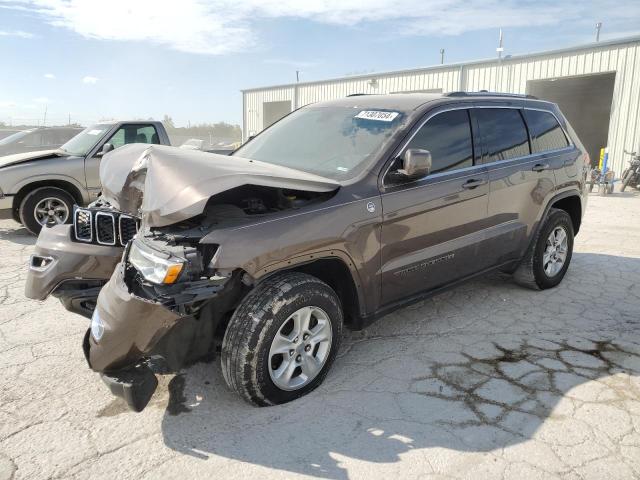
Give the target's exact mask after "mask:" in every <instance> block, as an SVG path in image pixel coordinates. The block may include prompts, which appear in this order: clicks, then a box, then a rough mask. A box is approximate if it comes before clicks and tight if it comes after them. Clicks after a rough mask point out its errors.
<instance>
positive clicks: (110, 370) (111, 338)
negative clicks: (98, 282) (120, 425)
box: [83, 264, 188, 412]
mask: <svg viewBox="0 0 640 480" xmlns="http://www.w3.org/2000/svg"><path fill="white" fill-rule="evenodd" d="M187 318H188V317H182V316H180V315H178V314H177V313H174V312H172V311H171V310H169V309H167V308H165V307H164V306H162V305H160V304H159V303H155V302H152V301H149V300H145V299H142V298H139V297H136V296H134V295H132V294H130V293H129V291H128V288H127V286H126V284H125V283H124V278H123V265H122V264H118V266H117V267H116V270H115V272H114V274H113V276H112V277H111V280H109V282H108V283H107V284H106V285H105V286H104V288H103V289H102V290H101V292H100V295H99V296H98V302H97V306H96V309H95V311H94V318H93V319H92V322H96V321H97V322H99V324H100V330H102V332H101V336H100V339H99V340H96V338H94V336H93V335H92V333H91V329H89V330H87V333H86V334H85V337H84V342H83V351H84V354H85V357H86V359H87V362H88V363H89V367H91V369H92V370H94V371H96V372H98V373H100V376H101V378H102V380H103V381H104V383H105V384H106V385H107V386H108V387H109V390H111V393H113V394H114V395H116V396H118V397H120V398H123V399H124V400H125V401H126V402H127V405H128V406H129V408H131V409H132V410H134V411H136V412H140V411H142V410H143V409H144V407H145V406H146V405H147V403H148V402H149V400H150V399H151V396H152V395H153V393H154V391H155V389H156V387H157V385H158V380H157V379H156V376H155V374H154V373H153V371H152V370H151V368H150V367H149V366H148V365H147V363H146V360H147V358H148V357H149V356H151V355H153V354H154V349H155V348H156V347H158V344H159V343H161V340H163V339H164V337H165V336H166V335H167V334H169V333H170V332H172V331H174V330H175V331H176V332H178V331H179V330H181V329H180V328H176V324H177V322H178V320H181V319H187ZM164 343H166V340H164ZM185 353H186V352H185Z"/></svg>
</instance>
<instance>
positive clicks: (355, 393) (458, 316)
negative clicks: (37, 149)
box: [0, 192, 640, 480]
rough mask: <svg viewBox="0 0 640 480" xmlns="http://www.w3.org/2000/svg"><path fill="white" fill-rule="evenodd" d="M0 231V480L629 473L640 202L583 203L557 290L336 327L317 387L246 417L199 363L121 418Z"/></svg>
mask: <svg viewBox="0 0 640 480" xmlns="http://www.w3.org/2000/svg"><path fill="white" fill-rule="evenodd" d="M34 242H35V239H34V238H33V237H31V236H29V235H28V234H27V233H26V231H25V230H24V229H22V228H20V227H19V226H18V225H17V224H16V223H14V222H12V221H9V220H5V221H0V252H1V254H2V255H1V258H2V262H1V263H0V370H1V372H2V373H1V374H0V382H1V386H0V387H1V388H0V479H1V480H4V479H40V478H89V477H90V478H108V479H111V478H141V479H151V478H173V477H180V478H187V477H188V478H204V477H212V476H216V477H222V478H247V477H250V478H269V479H271V478H292V477H322V478H332V479H333V478H335V479H346V478H351V479H357V478H390V477H397V478H402V479H412V478H416V479H432V478H433V479H436V478H442V479H444V478H446V479H465V478H469V479H478V478H502V479H529V478H531V479H547V478H548V479H564V480H574V479H592V478H593V479H597V480H601V479H603V478H616V479H631V478H640V195H638V194H637V192H634V193H631V192H625V193H624V194H620V193H616V194H614V195H612V196H607V197H601V196H598V195H592V196H591V198H590V200H589V207H588V210H587V214H586V217H585V219H584V222H583V226H582V229H581V232H580V234H579V235H578V237H577V238H576V244H575V253H574V257H573V260H572V264H571V267H570V268H569V271H568V273H567V276H566V277H565V279H564V281H563V283H562V284H561V285H560V286H559V287H557V288H555V289H552V290H547V291H544V292H534V291H531V290H527V289H523V288H521V287H518V286H517V285H515V284H513V283H512V282H511V281H510V279H509V278H508V277H506V276H502V275H499V274H492V275H488V276H485V277H482V278H480V279H478V280H475V281H473V282H470V283H467V284H464V285H462V286H460V287H458V288H455V289H453V290H450V291H449V292H447V293H443V294H440V295H438V296H436V297H433V298H431V299H429V300H426V301H424V302H421V303H419V304H416V305H413V306H411V307H408V308H405V309H403V310H400V311H397V312H395V313H393V314H390V315H387V316H386V317H384V318H382V319H381V320H379V321H378V322H377V323H375V324H374V325H372V326H371V327H369V328H368V329H366V330H365V331H363V332H347V333H346V336H345V338H344V341H343V346H342V350H341V352H340V355H339V358H338V359H337V361H336V362H335V364H334V366H333V369H332V371H331V372H330V373H329V375H328V377H327V379H326V381H325V382H324V384H323V385H322V386H321V387H320V388H318V389H317V390H316V391H314V392H312V393H311V394H310V395H308V396H306V397H304V398H302V399H299V400H296V401H295V402H292V403H289V404H286V405H280V406H276V407H269V408H256V407H252V406H250V405H248V404H246V403H244V402H243V401H242V400H240V399H239V398H238V397H236V396H235V395H234V394H232V393H231V392H230V391H229V390H228V389H227V388H226V386H225V385H224V381H223V379H222V374H221V371H220V366H219V364H218V362H217V361H215V362H213V363H200V364H197V365H195V366H193V367H191V368H188V369H186V370H185V371H184V372H181V373H180V374H179V375H176V376H169V375H168V376H162V377H161V378H160V379H159V380H160V385H159V387H158V390H157V391H156V394H155V395H154V397H153V399H152V400H151V403H150V405H149V406H148V407H147V409H146V410H145V411H144V412H142V413H140V414H136V413H132V412H129V411H127V409H126V407H125V406H124V403H123V402H122V401H121V400H119V399H115V398H114V397H112V396H111V395H110V394H109V392H108V391H107V389H106V388H105V386H104V385H103V384H102V382H101V381H100V379H99V378H98V376H97V375H96V374H94V373H92V372H91V371H89V369H88V368H87V366H86V364H85V360H84V358H83V355H82V349H81V342H82V336H83V334H84V332H85V330H86V328H87V327H88V322H87V320H85V319H84V318H81V317H79V316H76V315H73V314H71V313H68V312H67V311H66V310H64V308H63V307H62V306H61V305H60V304H59V302H58V301H57V300H55V299H48V300H47V301H45V302H36V301H31V300H28V299H26V298H25V297H24V295H23V289H24V281H25V277H26V264H27V260H28V257H29V254H30V252H31V250H32V246H33V244H34Z"/></svg>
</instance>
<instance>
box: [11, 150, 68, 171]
mask: <svg viewBox="0 0 640 480" xmlns="http://www.w3.org/2000/svg"><path fill="white" fill-rule="evenodd" d="M64 155H65V153H64V152H62V151H61V150H40V151H37V152H26V153H14V154H13V155H5V156H4V157H0V168H2V167H8V166H9V165H15V164H16V163H23V162H30V161H31V160H44V159H45V158H50V157H61V156H64Z"/></svg>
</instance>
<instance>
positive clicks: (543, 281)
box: [513, 208, 574, 290]
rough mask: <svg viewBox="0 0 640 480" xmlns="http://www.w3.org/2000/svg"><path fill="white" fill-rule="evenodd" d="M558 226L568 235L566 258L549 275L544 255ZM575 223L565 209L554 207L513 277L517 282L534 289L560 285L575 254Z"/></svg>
mask: <svg viewBox="0 0 640 480" xmlns="http://www.w3.org/2000/svg"><path fill="white" fill-rule="evenodd" d="M557 228H561V229H562V230H564V232H565V234H566V237H567V245H566V255H565V260H564V262H563V264H562V268H560V270H559V271H557V273H554V274H553V275H549V274H548V273H547V272H546V271H545V268H544V264H543V257H544V254H545V249H546V248H547V239H548V238H549V236H550V235H551V232H554V231H555V230H556V229H557ZM573 236H574V233H573V223H572V221H571V217H570V216H569V214H568V213H567V212H565V211H564V210H559V209H557V208H552V209H551V210H549V213H548V215H547V219H546V220H545V222H544V224H543V225H542V227H541V228H540V229H539V230H538V232H537V233H536V236H535V238H534V239H533V242H532V243H531V245H530V247H529V249H528V251H527V253H526V254H525V256H524V258H523V259H522V261H521V263H520V265H519V266H518V269H517V270H516V271H515V273H514V275H513V277H514V279H515V281H516V283H518V284H520V285H522V286H523V287H527V288H532V289H534V290H546V289H547V288H553V287H555V286H556V285H558V284H559V283H560V282H561V281H562V279H563V278H564V276H565V274H566V273H567V269H568V268H569V264H570V263H571V256H572V254H573Z"/></svg>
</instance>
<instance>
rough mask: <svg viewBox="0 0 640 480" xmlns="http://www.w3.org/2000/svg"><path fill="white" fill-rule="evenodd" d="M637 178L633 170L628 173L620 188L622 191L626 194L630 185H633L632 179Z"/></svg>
mask: <svg viewBox="0 0 640 480" xmlns="http://www.w3.org/2000/svg"><path fill="white" fill-rule="evenodd" d="M634 176H635V172H634V171H633V170H629V171H628V172H627V174H626V175H625V176H624V177H622V187H620V191H621V192H624V191H625V189H626V188H627V187H628V186H629V184H630V183H631V179H632V178H633V177H634Z"/></svg>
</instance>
